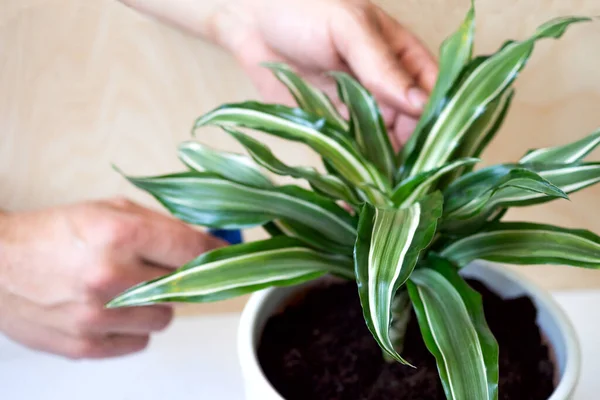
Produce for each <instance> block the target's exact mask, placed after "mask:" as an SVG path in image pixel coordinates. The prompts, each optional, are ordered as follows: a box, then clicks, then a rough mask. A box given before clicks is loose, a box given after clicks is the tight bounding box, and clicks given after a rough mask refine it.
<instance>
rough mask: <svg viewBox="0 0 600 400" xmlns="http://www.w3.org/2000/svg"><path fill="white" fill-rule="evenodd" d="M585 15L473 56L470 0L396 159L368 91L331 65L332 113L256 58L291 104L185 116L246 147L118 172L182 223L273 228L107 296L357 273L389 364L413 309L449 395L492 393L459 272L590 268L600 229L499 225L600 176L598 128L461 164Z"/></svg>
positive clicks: (208, 292) (225, 292) (214, 294)
mask: <svg viewBox="0 0 600 400" xmlns="http://www.w3.org/2000/svg"><path fill="white" fill-rule="evenodd" d="M583 21H588V19H587V18H575V17H566V18H559V19H555V20H552V21H550V22H547V23H545V24H543V25H541V26H540V27H539V28H538V29H537V30H536V31H535V33H534V34H533V35H532V36H531V37H529V38H528V39H525V40H521V41H508V42H506V43H505V44H504V45H503V46H502V47H501V48H500V49H499V50H498V51H497V52H495V53H493V54H489V55H484V56H478V57H474V56H473V55H472V52H473V40H474V8H473V5H471V9H470V10H469V12H468V14H467V16H466V18H465V19H464V21H463V22H462V24H461V25H460V26H459V28H458V30H457V31H456V32H454V33H453V34H451V35H450V36H449V37H448V38H447V39H446V40H445V41H444V42H443V44H442V46H441V48H440V52H439V63H440V73H439V77H438V79H437V83H436V85H435V89H434V90H433V92H432V94H431V97H430V99H429V102H428V103H427V105H426V108H425V110H424V113H423V114H422V116H421V118H420V121H419V123H418V126H417V127H416V130H415V132H414V133H413V134H412V136H411V138H410V139H409V140H408V142H407V143H406V144H405V146H404V147H403V149H402V150H401V151H400V152H399V153H398V154H395V153H394V151H393V149H392V146H391V144H390V140H389V138H388V134H387V132H386V129H385V126H384V124H383V122H382V118H381V116H380V113H379V109H378V106H377V104H376V102H375V100H374V98H373V97H372V96H371V94H370V93H369V92H367V90H365V88H364V87H363V86H361V85H360V84H359V83H358V82H357V81H355V80H354V79H353V78H352V77H350V76H348V75H346V74H344V73H339V72H334V73H332V74H331V75H332V77H333V78H335V80H336V81H337V84H338V89H339V95H340V98H341V100H342V101H343V102H344V103H345V105H346V106H347V108H348V111H349V113H348V114H349V118H347V119H345V118H342V116H341V115H340V114H339V113H338V111H337V110H336V108H335V107H334V106H333V105H332V102H331V101H330V100H329V99H328V97H327V96H326V95H325V94H323V93H322V92H321V91H319V90H317V89H316V88H315V87H313V86H311V85H310V84H309V83H307V82H305V81H304V80H302V79H301V78H300V77H299V76H298V75H296V74H295V73H294V72H293V71H292V70H291V69H290V68H288V67H287V66H285V65H282V64H267V65H266V67H268V68H270V69H271V70H272V72H273V73H274V74H275V76H276V77H277V78H278V79H279V80H280V81H281V82H282V83H283V84H285V85H286V86H287V87H288V88H289V90H290V92H291V93H292V95H293V96H294V98H295V99H296V102H297V105H298V106H297V107H296V108H290V107H286V106H283V105H277V104H263V103H260V102H244V103H238V104H227V105H223V106H221V107H219V108H216V109H214V110H213V111H211V112H208V113H207V114H205V115H203V116H201V117H200V118H198V120H197V121H196V122H195V125H194V131H195V132H197V131H198V130H199V128H201V127H203V126H208V125H212V126H218V127H220V128H222V131H223V133H224V134H226V135H230V136H232V137H233V138H235V139H236V140H237V141H238V142H239V143H240V144H241V145H242V146H243V147H244V148H245V149H246V150H247V153H248V155H241V154H232V153H226V152H222V151H217V150H215V149H211V148H210V147H207V146H205V145H203V144H200V143H198V142H196V141H189V142H185V143H183V144H182V145H181V146H180V147H179V149H178V154H179V157H180V159H181V160H182V162H183V163H184V164H185V165H186V166H187V169H186V170H185V172H180V173H175V174H170V175H162V176H152V177H133V176H127V179H128V180H129V181H130V182H132V183H133V184H134V185H136V186H137V187H138V188H140V189H142V190H144V191H146V192H148V193H150V194H152V195H153V196H154V197H155V198H156V199H157V200H158V201H159V202H160V203H161V204H162V205H164V207H166V209H167V210H168V211H170V212H171V213H172V214H173V215H174V216H175V217H177V218H179V219H181V220H183V221H185V222H187V223H190V224H196V225H200V226H204V227H211V228H222V229H243V228H249V227H256V226H262V227H264V228H265V229H266V231H267V232H268V233H269V234H270V236H271V237H270V238H269V239H266V240H261V241H255V242H250V243H243V244H237V245H233V246H229V247H225V248H220V249H217V250H214V251H210V252H207V253H205V254H202V255H200V256H198V257H197V258H196V259H194V260H191V261H190V262H188V263H187V264H185V265H183V266H182V267H181V268H179V269H178V270H176V271H174V272H173V273H171V274H169V275H166V276H164V277H161V278H159V279H156V280H153V281H149V282H144V283H142V284H139V285H137V286H134V287H132V288H130V289H129V290H127V291H125V292H124V293H122V294H121V295H119V296H117V297H116V298H115V299H113V300H112V301H111V302H110V303H109V305H108V306H109V307H125V306H138V305H147V304H154V303H161V302H210V301H217V300H222V299H227V298H231V297H234V296H239V295H244V294H247V293H250V292H254V291H256V290H260V289H263V288H267V287H271V286H285V285H294V284H299V283H302V282H306V281H308V280H312V279H316V278H319V277H322V276H323V275H326V274H331V275H335V276H338V277H342V278H345V279H349V280H355V281H356V283H357V290H358V294H359V296H360V301H361V304H362V309H363V313H364V319H365V322H366V324H367V326H368V328H369V330H370V332H371V333H372V335H373V337H374V338H375V340H376V341H377V343H378V344H379V345H380V347H381V349H382V351H383V353H384V355H385V357H386V358H387V359H388V360H389V361H390V362H400V363H404V364H408V362H407V361H405V360H404V359H403V358H402V354H401V353H402V351H401V350H402V347H403V343H402V338H403V332H404V329H405V328H406V324H407V321H408V317H409V315H410V310H411V307H412V308H413V309H414V311H415V314H416V316H417V319H418V323H419V326H420V330H421V332H422V335H423V338H424V341H425V343H426V345H427V348H428V349H429V350H430V352H431V353H432V354H433V355H434V356H435V358H436V360H437V365H438V369H439V374H440V379H441V381H442V383H443V386H444V389H445V392H446V395H447V397H448V398H449V399H460V400H464V399H477V400H481V399H497V398H498V352H499V349H498V345H497V342H496V340H495V339H494V337H493V335H492V333H491V331H490V329H489V328H488V326H487V324H486V320H485V316H484V314H483V307H482V300H481V296H480V295H479V294H478V293H477V292H476V291H475V290H473V289H472V288H471V287H469V285H468V284H467V282H466V281H465V280H464V279H463V278H462V276H461V274H460V268H461V267H463V266H465V265H467V264H469V263H470V262H472V261H474V260H489V261H497V262H507V263H513V264H561V265H571V266H578V267H586V268H598V267H600V237H598V236H596V235H595V234H593V233H591V232H587V231H584V230H573V229H565V228H560V227H556V226H551V225H541V224H534V223H526V222H522V223H518V222H502V221H501V218H502V216H503V215H504V213H505V212H506V210H507V209H508V208H509V207H522V206H527V205H531V204H540V203H544V202H548V201H552V200H555V199H566V198H567V196H568V194H569V193H573V192H575V191H578V190H581V189H583V188H585V187H587V186H590V185H592V184H594V183H597V182H598V181H600V164H598V163H592V162H585V161H584V158H585V157H586V156H587V155H588V153H590V151H592V150H593V149H594V148H595V147H596V146H597V145H598V144H599V143H600V131H598V132H595V133H592V134H591V135H589V136H587V137H585V138H583V139H581V140H578V141H576V142H573V143H570V144H566V145H563V146H558V147H552V148H542V149H537V150H531V151H528V152H526V153H525V154H524V156H523V157H522V158H521V159H520V160H518V161H514V162H508V163H505V164H500V165H493V166H490V167H486V168H482V169H475V168H474V166H475V164H476V163H477V162H478V161H479V159H478V157H479V156H480V154H481V153H482V151H483V150H484V149H485V147H486V145H487V144H488V143H489V142H490V140H492V138H493V137H494V134H495V133H496V132H497V131H498V129H499V127H500V125H501V124H502V121H503V120H504V118H505V116H506V114H507V110H508V109H509V106H510V104H511V99H512V98H513V95H514V88H513V84H514V82H515V79H516V78H517V75H518V74H519V72H520V71H521V70H522V69H523V68H524V67H525V64H526V63H527V60H528V59H529V57H530V55H531V54H532V52H533V50H534V47H535V45H536V43H537V42H538V41H539V40H542V39H548V38H555V39H557V38H560V37H561V36H562V35H563V33H564V32H565V30H566V29H567V28H568V27H569V26H570V25H572V24H575V23H578V22H583ZM241 128H248V129H252V130H254V131H259V132H262V133H264V134H267V135H273V136H277V137H279V138H283V139H287V140H288V141H290V142H300V143H302V144H305V145H308V146H309V147H310V148H312V149H313V150H314V151H316V152H317V153H318V154H319V155H320V156H321V157H322V160H323V163H324V167H325V168H324V169H323V171H326V172H323V171H319V170H317V169H314V168H311V167H305V166H291V165H288V164H286V163H285V160H282V159H280V158H277V156H276V155H275V154H274V153H273V152H272V151H271V150H270V149H269V148H268V147H267V146H265V145H264V144H263V143H261V142H260V141H258V140H257V139H255V138H254V137H253V136H250V135H248V133H244V132H242V130H241ZM266 171H269V172H270V173H273V174H277V175H281V176H287V177H292V178H297V179H299V180H303V181H304V182H307V183H308V185H309V186H310V188H311V190H308V189H306V188H303V187H301V186H297V185H283V186H282V185H276V184H275V183H273V181H272V180H271V179H270V178H269V176H270V174H266ZM342 203H343V204H345V205H347V207H342V206H340V204H342ZM416 367H418V365H416Z"/></svg>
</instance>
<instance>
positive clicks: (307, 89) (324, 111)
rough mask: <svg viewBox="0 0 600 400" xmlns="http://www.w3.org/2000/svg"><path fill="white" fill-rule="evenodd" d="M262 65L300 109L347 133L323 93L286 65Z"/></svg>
mask: <svg viewBox="0 0 600 400" xmlns="http://www.w3.org/2000/svg"><path fill="white" fill-rule="evenodd" d="M263 65H264V66H266V67H267V68H269V69H270V70H271V71H272V72H273V74H274V75H275V76H276V77H277V79H279V80H280V81H281V83H283V84H284V85H285V86H286V87H287V88H288V90H289V91H290V93H291V94H292V96H293V97H294V99H295V100H296V103H297V104H298V106H299V107H300V108H301V109H303V110H304V111H306V112H307V113H309V114H312V115H314V116H317V117H323V118H325V120H327V122H329V123H330V124H331V125H332V126H334V127H336V128H337V129H339V130H341V131H342V132H346V131H348V122H346V120H344V118H342V116H341V115H340V114H339V112H338V111H337V110H336V108H335V106H334V105H333V103H332V102H331V100H330V99H329V97H327V95H326V94H325V93H323V92H322V91H321V90H319V89H317V88H316V87H314V86H313V85H311V84H310V83H308V82H307V81H306V80H304V79H302V78H301V77H300V76H298V75H297V74H296V73H295V72H294V71H293V70H292V69H291V68H290V67H289V66H288V65H285V64H283V63H264V64H263Z"/></svg>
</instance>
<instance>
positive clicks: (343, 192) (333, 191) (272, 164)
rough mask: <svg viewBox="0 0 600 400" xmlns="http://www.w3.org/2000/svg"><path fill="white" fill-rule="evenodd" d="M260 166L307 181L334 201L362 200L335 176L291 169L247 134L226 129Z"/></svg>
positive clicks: (303, 168) (349, 201)
mask: <svg viewBox="0 0 600 400" xmlns="http://www.w3.org/2000/svg"><path fill="white" fill-rule="evenodd" d="M225 131H226V132H228V133H229V134H230V135H231V136H233V137H234V138H235V139H236V140H237V141H238V142H239V143H240V144H241V145H242V146H244V148H245V149H246V150H247V151H248V153H249V154H250V156H251V157H252V158H253V159H254V161H256V162H257V163H258V164H259V165H261V166H263V167H264V168H266V169H268V170H269V171H271V172H273V173H275V174H278V175H283V176H291V177H293V178H299V179H305V180H306V181H308V182H309V183H310V185H311V186H312V187H313V188H314V189H315V190H318V191H319V192H320V193H322V194H324V195H326V196H329V197H331V198H333V199H339V200H344V201H346V202H348V203H350V204H358V203H360V200H359V199H358V198H357V196H356V194H355V193H354V191H353V190H352V189H350V187H349V186H348V185H346V184H345V183H344V182H342V181H341V180H340V179H339V178H338V177H336V176H334V175H322V174H320V173H319V172H317V171H316V170H315V169H314V168H310V167H290V166H288V165H286V164H284V163H283V162H282V161H281V160H279V159H278V158H277V157H275V155H274V154H273V152H272V151H271V150H270V149H269V148H268V147H267V146H265V145H264V144H262V143H261V142H259V141H258V140H256V139H254V138H253V137H251V136H248V135H246V134H245V133H242V132H239V131H236V130H233V129H230V128H225Z"/></svg>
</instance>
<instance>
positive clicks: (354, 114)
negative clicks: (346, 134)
mask: <svg viewBox="0 0 600 400" xmlns="http://www.w3.org/2000/svg"><path fill="white" fill-rule="evenodd" d="M332 75H333V76H334V77H335V79H336V81H337V85H338V92H339V96H340V98H341V99H342V101H343V102H344V104H345V105H346V106H347V107H348V112H349V114H350V133H351V134H352V135H353V136H354V139H355V140H356V142H357V143H358V145H359V147H360V149H361V152H362V153H363V154H364V155H365V157H366V158H367V159H368V160H369V161H370V162H371V163H372V164H373V165H375V166H376V167H377V168H378V169H379V172H380V173H381V174H382V175H383V176H384V177H385V178H386V179H387V180H389V181H391V180H392V179H393V176H394V172H395V170H396V161H395V159H394V158H395V156H394V149H393V148H392V143H391V142H390V138H389V136H388V133H387V129H386V127H385V123H384V122H383V118H382V117H381V114H380V113H379V107H378V105H377V102H376V101H375V98H374V97H373V96H372V95H371V93H369V92H368V91H367V89H365V88H364V87H363V86H362V85H360V84H359V83H358V82H357V81H356V80H355V79H353V78H352V77H351V76H350V75H348V74H346V73H343V72H335V73H332Z"/></svg>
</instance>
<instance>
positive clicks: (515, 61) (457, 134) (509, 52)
mask: <svg viewBox="0 0 600 400" xmlns="http://www.w3.org/2000/svg"><path fill="white" fill-rule="evenodd" d="M589 20H590V19H589V18H579V17H566V18H558V19H555V20H552V21H550V22H547V23H545V24H543V25H542V26H540V27H539V28H538V30H537V31H536V33H535V34H534V35H533V36H532V37H531V38H529V39H527V40H524V41H521V42H511V43H509V44H507V45H506V46H505V47H503V48H502V50H500V51H498V52H497V53H495V54H493V55H492V56H490V57H488V58H486V59H485V61H483V62H482V63H481V64H480V65H479V66H478V67H477V68H476V69H475V70H474V71H473V72H472V73H471V74H470V75H469V76H468V77H467V78H466V79H465V80H464V82H463V83H462V84H461V86H460V88H458V90H457V91H456V93H454V94H453V96H452V98H451V99H450V101H449V102H448V103H447V105H446V106H445V107H444V109H443V110H442V112H441V113H440V115H439V116H438V118H437V119H436V120H435V123H434V124H433V126H432V127H431V129H430V130H429V132H428V135H427V139H426V140H425V141H424V144H423V147H422V148H421V149H420V150H419V152H418V153H417V152H413V153H414V154H411V159H409V160H408V161H407V163H408V165H407V167H408V168H409V169H410V172H409V175H411V176H412V175H417V174H419V173H421V172H423V171H429V170H432V169H435V168H438V167H440V166H442V165H444V164H445V163H446V162H447V161H448V159H449V158H450V156H451V155H452V153H453V152H454V151H455V149H456V148H457V147H458V146H459V145H460V143H462V140H463V137H464V135H465V133H466V132H467V131H468V130H469V128H470V127H471V126H472V124H473V122H474V121H475V120H476V119H477V118H478V117H479V115H480V114H481V112H482V110H485V109H486V108H487V107H488V105H489V104H490V103H491V102H492V101H494V100H495V99H497V98H498V96H500V95H501V94H502V93H504V91H505V90H506V89H507V88H508V87H509V86H510V85H511V84H512V83H513V81H514V80H515V79H516V77H517V75H518V73H519V72H520V71H521V70H522V69H523V67H524V66H525V64H526V63H527V60H528V59H529V57H530V55H531V53H532V51H533V49H534V45H535V43H536V41H537V40H540V39H544V38H558V37H560V36H561V35H562V34H563V33H564V31H565V30H566V29H567V27H568V26H569V25H571V24H573V23H577V22H582V21H589Z"/></svg>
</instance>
